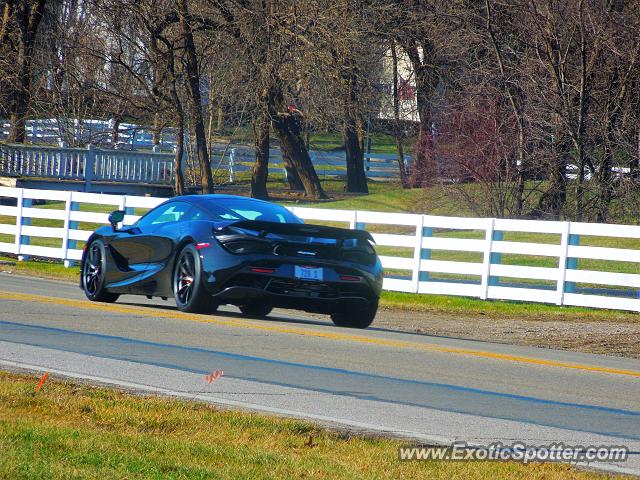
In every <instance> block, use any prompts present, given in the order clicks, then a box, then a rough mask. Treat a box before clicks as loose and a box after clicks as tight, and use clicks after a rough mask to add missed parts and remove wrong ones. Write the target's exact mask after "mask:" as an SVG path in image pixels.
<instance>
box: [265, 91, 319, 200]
mask: <svg viewBox="0 0 640 480" xmlns="http://www.w3.org/2000/svg"><path fill="white" fill-rule="evenodd" d="M268 99H269V101H268V111H269V116H270V117H271V122H272V125H273V128H274V130H275V131H276V135H278V139H279V140H280V148H281V150H282V157H283V159H285V162H286V159H288V160H289V162H290V163H291V166H292V167H293V169H294V170H295V171H296V173H297V174H298V175H299V176H300V181H301V182H302V186H303V187H304V192H305V195H306V196H307V197H309V198H313V199H315V200H319V199H324V198H328V197H327V195H326V194H325V193H324V190H323V189H322V185H321V184H320V179H319V178H318V175H317V174H316V170H315V168H314V167H313V163H312V162H311V158H310V157H309V151H308V150H307V147H306V145H305V143H304V139H303V138H302V132H301V131H300V125H301V121H302V118H301V117H302V115H301V114H300V112H289V111H286V112H285V111H282V110H284V108H283V107H284V96H283V93H282V88H281V87H280V85H278V84H277V80H276V82H275V84H272V86H271V88H270V92H269V97H268Z"/></svg>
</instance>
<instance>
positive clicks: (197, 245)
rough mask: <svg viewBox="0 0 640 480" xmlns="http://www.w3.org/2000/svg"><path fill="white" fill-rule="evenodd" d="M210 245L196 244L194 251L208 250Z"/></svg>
mask: <svg viewBox="0 0 640 480" xmlns="http://www.w3.org/2000/svg"><path fill="white" fill-rule="evenodd" d="M210 246H211V244H210V243H209V242H201V243H196V250H202V249H203V248H209V247H210Z"/></svg>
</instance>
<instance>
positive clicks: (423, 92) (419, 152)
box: [403, 39, 440, 188]
mask: <svg viewBox="0 0 640 480" xmlns="http://www.w3.org/2000/svg"><path fill="white" fill-rule="evenodd" d="M403 47H404V50H405V52H406V53H407V56H408V57H409V60H410V61H411V66H412V68H413V71H414V75H415V79H416V102H417V105H418V116H419V119H420V128H419V131H418V142H417V148H416V158H415V161H414V163H413V172H412V176H411V177H412V178H411V186H412V187H414V188H415V187H422V186H427V185H429V184H430V183H432V181H433V179H434V177H435V175H436V172H433V171H430V170H431V169H433V165H432V164H431V162H430V161H429V158H428V152H427V149H428V147H429V146H431V145H432V144H433V132H432V128H433V125H432V124H433V117H432V113H433V112H432V100H433V96H434V95H435V91H436V87H437V86H438V81H439V78H440V77H439V72H438V69H437V66H436V58H435V53H436V52H435V45H434V43H433V42H432V41H430V40H428V39H427V40H425V41H423V42H422V45H421V46H420V47H421V50H422V58H420V48H419V47H418V43H417V42H416V41H415V40H413V39H410V40H408V41H407V42H405V43H404V44H403Z"/></svg>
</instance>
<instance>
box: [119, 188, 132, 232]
mask: <svg viewBox="0 0 640 480" xmlns="http://www.w3.org/2000/svg"><path fill="white" fill-rule="evenodd" d="M119 209H120V210H124V214H125V215H135V209H134V208H133V207H127V196H126V195H123V196H122V197H120V205H119ZM124 224H125V223H124V221H123V222H122V224H121V225H120V226H119V228H122V225H124Z"/></svg>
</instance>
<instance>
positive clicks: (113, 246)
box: [107, 202, 191, 293]
mask: <svg viewBox="0 0 640 480" xmlns="http://www.w3.org/2000/svg"><path fill="white" fill-rule="evenodd" d="M190 208H191V205H190V204H188V203H186V202H167V203H165V204H162V205H160V206H158V207H156V208H155V209H153V210H151V211H150V212H148V213H147V214H146V215H145V216H144V217H142V218H141V219H140V220H138V222H136V223H135V224H134V225H132V226H131V227H124V228H122V229H121V230H119V231H118V232H117V233H116V234H115V235H114V236H113V237H112V238H111V239H110V240H109V241H108V245H107V248H108V249H109V253H110V254H111V257H112V259H113V262H114V264H115V267H116V268H109V269H108V271H107V283H108V284H109V288H111V289H114V290H119V291H128V292H131V293H136V292H138V291H141V290H144V288H142V283H144V280H145V279H146V278H148V277H149V275H150V272H149V271H148V270H149V265H150V264H153V262H154V259H155V258H157V257H158V255H168V254H169V253H170V251H171V249H172V246H171V241H170V239H167V237H166V236H165V235H158V230H159V229H160V228H162V227H163V226H165V225H167V224H171V223H174V222H177V221H179V220H180V218H181V217H182V215H183V214H184V213H185V212H187V211H188V210H189V209H190Z"/></svg>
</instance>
